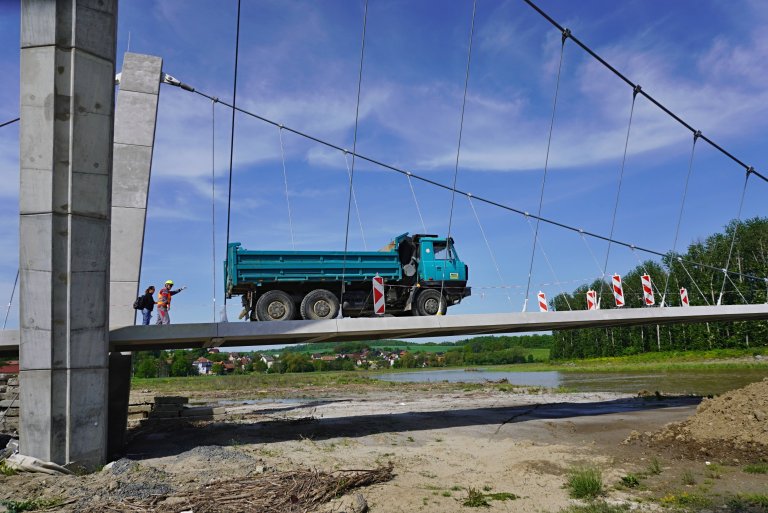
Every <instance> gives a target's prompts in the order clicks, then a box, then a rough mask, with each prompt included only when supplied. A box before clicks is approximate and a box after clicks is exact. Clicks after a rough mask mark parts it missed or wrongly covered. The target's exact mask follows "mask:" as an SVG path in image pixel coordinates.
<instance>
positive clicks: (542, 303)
mask: <svg viewBox="0 0 768 513" xmlns="http://www.w3.org/2000/svg"><path fill="white" fill-rule="evenodd" d="M538 296H539V312H548V311H549V305H547V296H546V294H544V293H543V292H542V291H539V294H538Z"/></svg>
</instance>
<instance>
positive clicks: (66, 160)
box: [19, 0, 118, 467]
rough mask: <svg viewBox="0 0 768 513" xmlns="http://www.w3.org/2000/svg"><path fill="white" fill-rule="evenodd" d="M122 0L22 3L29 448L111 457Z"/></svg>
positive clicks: (25, 440) (24, 381)
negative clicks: (115, 132) (113, 214)
mask: <svg viewBox="0 0 768 513" xmlns="http://www.w3.org/2000/svg"><path fill="white" fill-rule="evenodd" d="M117 5H118V0H22V2H21V98H20V100H21V102H20V103H21V106H20V110H21V127H20V136H19V140H20V155H19V156H20V177H21V178H20V179H21V184H20V195H19V196H20V199H19V203H20V204H19V208H20V219H19V224H20V244H19V248H20V250H19V269H20V294H19V307H20V314H19V321H20V365H21V376H20V378H21V379H20V384H21V411H20V415H21V419H20V420H21V452H22V453H24V454H28V455H31V456H35V457H38V458H41V459H43V460H50V461H54V462H56V463H60V464H66V463H72V462H76V463H78V464H79V465H82V466H84V467H94V466H97V465H100V464H103V463H104V462H105V459H106V447H107V445H106V437H107V397H108V395H107V388H108V355H109V350H108V348H109V346H108V343H109V323H108V301H107V298H108V297H109V296H108V294H109V261H110V209H111V181H112V129H113V114H112V113H113V110H114V109H113V102H114V76H115V60H114V59H115V40H116V21H117Z"/></svg>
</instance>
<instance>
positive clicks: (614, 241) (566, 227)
mask: <svg viewBox="0 0 768 513" xmlns="http://www.w3.org/2000/svg"><path fill="white" fill-rule="evenodd" d="M169 85H173V86H176V87H180V88H182V89H184V90H185V91H189V92H192V93H195V94H198V95H200V96H202V97H204V98H208V99H209V100H210V99H212V98H213V97H212V96H211V95H209V94H207V93H204V92H202V91H198V90H197V89H195V88H194V87H192V86H190V85H189V84H184V83H179V84H169ZM219 103H221V104H222V105H224V106H226V107H229V108H230V109H233V110H236V111H238V112H240V113H242V114H245V115H247V116H249V117H252V118H254V119H258V120H259V121H263V122H264V123H267V124H270V125H273V126H283V129H284V130H286V131H288V132H291V133H293V134H296V135H299V136H301V137H304V138H305V139H308V140H310V141H314V142H316V143H318V144H321V145H323V146H326V147H328V148H332V149H335V150H338V151H340V152H347V153H353V152H350V151H349V150H346V149H344V148H342V147H341V146H339V145H337V144H333V143H331V142H328V141H326V140H323V139H320V138H318V137H315V136H313V135H310V134H307V133H306V132H302V131H300V130H297V129H295V128H290V127H288V126H285V125H281V124H280V123H278V122H277V121H274V120H272V119H269V118H266V117H264V116H262V115H259V114H256V113H255V112H250V111H248V110H245V109H243V108H241V107H236V106H233V105H230V104H228V103H227V102H225V101H223V100H219ZM702 139H703V136H702ZM353 156H354V157H355V158H357V159H360V160H364V161H366V162H368V163H370V164H373V165H375V166H378V167H381V168H383V169H387V170H390V171H394V172H396V173H400V174H402V175H409V174H410V176H411V177H412V178H415V179H417V180H419V181H421V182H424V183H426V184H429V185H433V186H435V187H438V188H440V189H444V190H447V191H454V190H455V192H456V194H459V195H462V196H467V195H469V193H468V192H466V191H463V190H461V189H458V188H456V189H454V188H452V187H451V186H450V185H447V184H444V183H440V182H438V181H435V180H432V179H430V178H426V177H424V176H420V175H417V174H415V173H413V172H410V171H406V170H405V169H401V168H399V167H396V166H393V165H391V164H387V163H385V162H382V161H381V160H377V159H375V158H373V157H369V156H366V155H362V154H359V153H354V154H353ZM754 173H755V172H754V171H753V174H754ZM472 197H473V198H474V199H476V200H477V201H480V202H482V203H485V204H487V205H492V206H494V207H498V208H500V209H502V210H506V211H508V212H513V213H515V214H518V215H521V216H526V217H530V218H532V219H538V220H540V221H541V222H542V223H546V224H549V225H552V226H557V227H559V228H562V229H564V230H569V231H572V232H574V233H579V234H582V236H584V235H586V236H589V237H591V238H593V239H597V240H602V241H604V242H610V243H611V244H615V245H617V246H623V247H626V248H632V247H634V248H635V249H637V250H638V251H642V252H643V253H648V254H649V255H655V256H659V257H665V256H667V255H668V254H669V253H668V252H662V251H658V250H654V249H651V248H646V247H643V246H637V245H635V244H631V243H629V242H626V241H621V240H618V239H615V238H610V237H607V236H605V235H600V234H599V233H595V232H591V231H588V230H584V229H583V228H579V227H577V226H573V225H569V224H566V223H563V222H560V221H555V220H554V219H549V218H547V217H543V216H537V215H535V214H531V213H530V212H526V211H525V210H521V209H519V208H515V207H512V206H510V205H506V204H504V203H500V202H498V201H495V200H492V199H489V198H485V197H482V196H476V195H474V194H473V195H472ZM686 262H688V263H690V264H691V265H696V266H699V267H701V268H704V269H711V270H715V271H720V272H722V268H719V267H715V266H713V265H709V264H705V263H702V262H696V261H693V260H686ZM728 273H729V274H732V275H734V276H741V277H743V278H746V279H750V280H757V281H760V282H764V281H765V279H766V278H765V277H759V276H754V275H751V274H746V273H741V272H737V271H730V270H729V271H728Z"/></svg>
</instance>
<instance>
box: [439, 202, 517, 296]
mask: <svg viewBox="0 0 768 513" xmlns="http://www.w3.org/2000/svg"><path fill="white" fill-rule="evenodd" d="M467 200H469V206H470V207H472V213H473V214H475V219H476V220H477V226H478V227H479V228H480V233H481V234H482V235H483V240H484V241H485V247H486V248H488V253H489V254H490V255H491V261H492V262H493V266H494V267H495V268H496V274H497V275H498V277H499V282H500V283H501V285H502V287H506V283H505V281H504V277H503V276H502V274H501V269H500V268H499V263H498V262H497V261H496V255H495V254H494V253H493V249H491V244H490V242H488V237H486V235H485V230H484V229H483V223H481V222H480V216H478V215H477V210H476V209H475V204H474V203H473V202H472V195H471V194H470V195H469V196H467ZM424 231H425V232H426V230H424ZM507 301H509V306H512V298H511V297H510V296H509V293H507Z"/></svg>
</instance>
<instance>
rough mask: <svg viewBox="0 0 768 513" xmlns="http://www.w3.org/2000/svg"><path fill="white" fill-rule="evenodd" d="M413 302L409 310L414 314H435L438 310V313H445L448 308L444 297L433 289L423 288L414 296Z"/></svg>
mask: <svg viewBox="0 0 768 513" xmlns="http://www.w3.org/2000/svg"><path fill="white" fill-rule="evenodd" d="M414 303H415V304H414V305H413V308H412V310H411V311H412V313H413V314H414V315H425V316H426V315H437V312H438V311H439V312H440V314H442V315H445V312H446V310H447V309H448V305H447V303H446V302H445V298H444V297H443V296H442V294H440V291H439V290H435V289H423V290H422V291H421V292H419V294H418V295H417V296H416V301H415V302H414Z"/></svg>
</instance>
